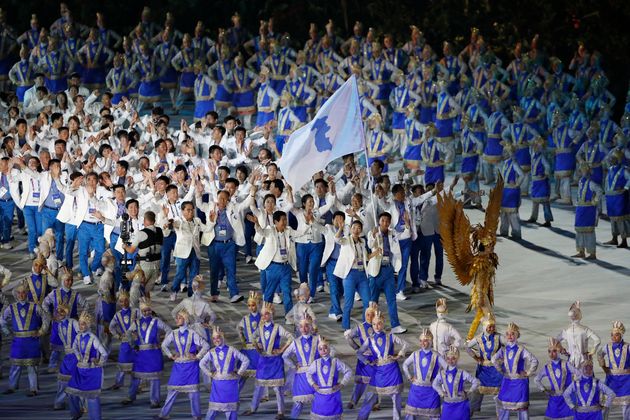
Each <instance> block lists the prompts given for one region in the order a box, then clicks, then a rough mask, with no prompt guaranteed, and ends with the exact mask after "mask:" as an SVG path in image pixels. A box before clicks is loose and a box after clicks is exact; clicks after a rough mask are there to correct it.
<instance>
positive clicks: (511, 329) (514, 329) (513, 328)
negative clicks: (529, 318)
mask: <svg viewBox="0 0 630 420" xmlns="http://www.w3.org/2000/svg"><path fill="white" fill-rule="evenodd" d="M505 332H513V333H515V334H516V336H517V337H520V336H521V330H520V328H519V327H518V325H516V324H515V323H514V322H510V323H509V324H508V325H507V328H506V329H505Z"/></svg>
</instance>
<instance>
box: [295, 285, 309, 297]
mask: <svg viewBox="0 0 630 420" xmlns="http://www.w3.org/2000/svg"><path fill="white" fill-rule="evenodd" d="M296 292H297V297H298V298H300V297H304V298H305V299H306V300H308V298H309V297H310V296H311V290H310V289H309V287H308V284H307V283H300V287H298V288H297V290H296Z"/></svg>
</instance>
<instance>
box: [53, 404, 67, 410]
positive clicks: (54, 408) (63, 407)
mask: <svg viewBox="0 0 630 420" xmlns="http://www.w3.org/2000/svg"><path fill="white" fill-rule="evenodd" d="M65 409H66V407H65V406H63V405H56V406H54V407H53V410H54V411H61V410H65Z"/></svg>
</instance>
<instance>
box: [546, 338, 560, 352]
mask: <svg viewBox="0 0 630 420" xmlns="http://www.w3.org/2000/svg"><path fill="white" fill-rule="evenodd" d="M547 350H557V351H558V353H560V352H561V351H562V350H563V348H562V343H560V341H558V339H557V338H555V337H549V341H548V342H547Z"/></svg>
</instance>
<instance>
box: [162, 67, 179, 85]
mask: <svg viewBox="0 0 630 420" xmlns="http://www.w3.org/2000/svg"><path fill="white" fill-rule="evenodd" d="M177 76H178V75H177V70H175V69H174V68H173V67H172V66H168V68H167V69H166V72H165V73H164V75H163V76H162V77H160V86H161V87H162V89H173V88H175V87H177V79H178V77H177Z"/></svg>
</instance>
